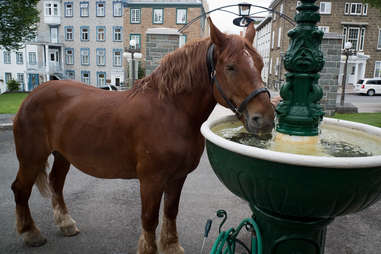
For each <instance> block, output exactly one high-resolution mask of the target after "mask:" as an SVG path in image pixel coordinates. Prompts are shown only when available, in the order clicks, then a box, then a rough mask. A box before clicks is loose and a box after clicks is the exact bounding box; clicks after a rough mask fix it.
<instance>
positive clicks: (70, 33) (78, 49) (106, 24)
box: [58, 0, 125, 87]
mask: <svg viewBox="0 0 381 254" xmlns="http://www.w3.org/2000/svg"><path fill="white" fill-rule="evenodd" d="M61 8H62V19H61V24H60V27H59V36H58V39H59V41H60V42H62V43H63V54H62V55H63V66H64V70H65V71H64V74H65V76H66V77H67V78H69V79H75V80H78V81H81V82H84V83H87V84H91V85H94V86H96V87H101V86H104V85H105V84H106V80H110V83H111V84H113V85H116V86H120V85H122V83H123V81H124V75H125V70H124V68H123V40H124V39H125V36H124V31H123V27H122V26H123V13H124V11H123V8H124V7H123V3H122V1H98V0H87V1H62V2H61Z"/></svg>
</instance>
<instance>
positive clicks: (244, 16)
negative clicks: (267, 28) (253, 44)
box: [233, 3, 253, 27]
mask: <svg viewBox="0 0 381 254" xmlns="http://www.w3.org/2000/svg"><path fill="white" fill-rule="evenodd" d="M250 9H251V4H249V3H240V4H238V13H239V16H240V17H239V18H236V19H234V20H233V24H234V25H236V26H239V27H247V26H248V25H249V24H250V22H252V21H253V20H252V19H251V18H250Z"/></svg>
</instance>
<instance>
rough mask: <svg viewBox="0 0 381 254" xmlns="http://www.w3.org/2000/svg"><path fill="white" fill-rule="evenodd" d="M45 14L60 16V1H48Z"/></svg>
mask: <svg viewBox="0 0 381 254" xmlns="http://www.w3.org/2000/svg"><path fill="white" fill-rule="evenodd" d="M45 16H59V12H58V3H54V2H46V3H45Z"/></svg>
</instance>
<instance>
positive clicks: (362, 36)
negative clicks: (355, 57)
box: [359, 27, 366, 51]
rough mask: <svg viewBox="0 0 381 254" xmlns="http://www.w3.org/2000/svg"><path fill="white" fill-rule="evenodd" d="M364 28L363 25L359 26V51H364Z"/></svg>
mask: <svg viewBox="0 0 381 254" xmlns="http://www.w3.org/2000/svg"><path fill="white" fill-rule="evenodd" d="M365 30H366V28H365V27H363V28H361V35H360V45H359V51H364V43H365Z"/></svg>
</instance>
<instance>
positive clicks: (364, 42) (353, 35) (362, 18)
mask: <svg viewBox="0 0 381 254" xmlns="http://www.w3.org/2000/svg"><path fill="white" fill-rule="evenodd" d="M300 3H301V2H300V1H296V0H287V1H286V0H274V1H273V2H272V3H271V5H270V8H272V9H274V10H276V11H277V12H279V13H283V14H285V15H287V16H289V17H291V18H293V17H294V16H295V14H296V7H297V6H298V5H300ZM315 4H316V5H318V6H319V7H320V11H319V12H320V14H321V21H320V23H318V26H319V29H321V30H323V31H324V32H325V33H336V34H341V35H342V36H343V40H342V49H343V48H344V44H345V42H347V41H349V42H351V43H352V44H353V48H354V49H356V52H357V54H356V55H354V56H351V57H350V59H349V65H348V75H347V78H348V79H347V83H349V84H350V83H352V84H353V83H355V82H356V81H357V80H358V79H361V78H364V77H380V76H381V12H380V10H378V9H375V8H371V7H370V6H368V4H364V3H363V2H362V1H359V0H357V1H350V0H335V1H316V3H315ZM292 28H293V25H292V24H290V23H289V22H288V21H286V20H285V19H283V18H280V17H279V14H275V13H274V14H273V17H272V31H271V45H270V52H271V53H270V61H269V69H270V70H269V72H270V73H271V74H269V78H268V84H269V86H271V87H274V88H275V89H278V88H279V85H280V84H281V82H282V81H283V74H284V73H285V70H284V68H283V57H284V54H285V52H286V51H287V49H288V44H289V38H288V36H287V32H288V31H289V30H290V29H292ZM344 62H345V56H344V55H342V56H341V67H340V73H339V75H338V82H341V79H342V77H343V70H344Z"/></svg>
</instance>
